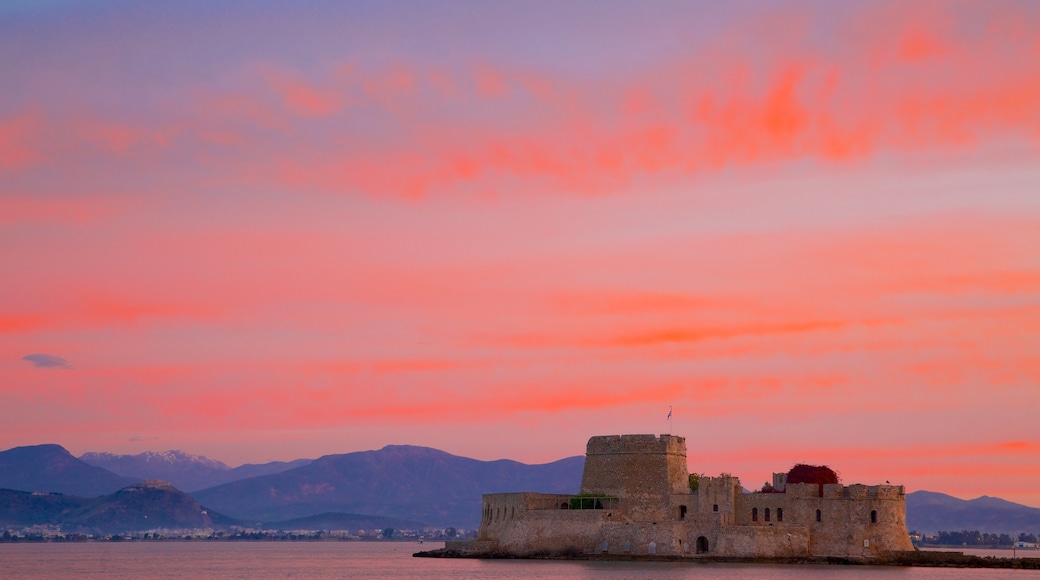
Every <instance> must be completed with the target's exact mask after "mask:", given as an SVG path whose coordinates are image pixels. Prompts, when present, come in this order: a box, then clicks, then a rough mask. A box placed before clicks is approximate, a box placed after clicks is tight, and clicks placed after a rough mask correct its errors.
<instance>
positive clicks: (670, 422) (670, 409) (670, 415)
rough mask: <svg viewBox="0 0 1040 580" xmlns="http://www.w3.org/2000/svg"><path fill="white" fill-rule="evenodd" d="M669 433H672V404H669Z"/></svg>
mask: <svg viewBox="0 0 1040 580" xmlns="http://www.w3.org/2000/svg"><path fill="white" fill-rule="evenodd" d="M668 434H669V435H671V434H672V406H671V405H668Z"/></svg>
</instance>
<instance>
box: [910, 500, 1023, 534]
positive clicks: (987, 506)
mask: <svg viewBox="0 0 1040 580" xmlns="http://www.w3.org/2000/svg"><path fill="white" fill-rule="evenodd" d="M906 527H907V528H908V529H909V530H911V531H913V530H916V531H918V532H920V533H924V534H934V533H936V532H938V531H947V532H958V531H961V530H978V531H980V532H990V533H998V534H1000V533H1008V534H1013V533H1016V532H1031V533H1035V532H1036V530H1040V508H1035V507H1029V506H1025V505H1022V504H1017V503H1013V502H1010V501H1006V500H1003V499H1000V498H996V497H989V496H985V495H984V496H982V497H978V498H975V499H972V500H964V499H958V498H956V497H953V496H951V495H946V494H944V493H936V492H934V491H915V492H913V493H908V494H907V495H906Z"/></svg>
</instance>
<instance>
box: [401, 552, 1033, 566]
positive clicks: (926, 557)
mask: <svg viewBox="0 0 1040 580" xmlns="http://www.w3.org/2000/svg"><path fill="white" fill-rule="evenodd" d="M412 556H413V557H416V558H475V559H505V560H516V559H527V560H587V561H621V562H689V563H691V564H710V563H728V564H803V565H805V564H810V565H838V566H921V567H930V568H1006V569H1015V570H1040V558H996V557H991V556H971V555H967V554H964V553H963V552H927V551H913V552H891V553H888V554H884V555H882V556H879V557H877V558H872V559H869V560H864V559H857V558H846V557H834V556H831V557H826V556H821V557H815V558H739V557H723V556H696V557H689V556H652V555H621V554H582V553H573V552H557V553H550V552H544V553H538V554H532V555H530V556H527V557H523V558H521V557H519V556H516V555H513V554H507V553H501V552H480V553H477V552H463V551H460V550H454V549H449V548H442V549H439V550H429V551H425V552H416V553H415V554H412Z"/></svg>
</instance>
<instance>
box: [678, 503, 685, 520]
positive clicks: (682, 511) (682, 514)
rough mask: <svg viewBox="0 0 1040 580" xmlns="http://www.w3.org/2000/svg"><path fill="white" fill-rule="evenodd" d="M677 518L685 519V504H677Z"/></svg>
mask: <svg viewBox="0 0 1040 580" xmlns="http://www.w3.org/2000/svg"><path fill="white" fill-rule="evenodd" d="M679 519H680V520H685V519H686V506H684V505H681V506H679Z"/></svg>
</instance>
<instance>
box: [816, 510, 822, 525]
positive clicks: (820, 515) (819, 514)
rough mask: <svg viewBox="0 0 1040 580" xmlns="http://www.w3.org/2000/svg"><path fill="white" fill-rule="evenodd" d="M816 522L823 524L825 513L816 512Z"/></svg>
mask: <svg viewBox="0 0 1040 580" xmlns="http://www.w3.org/2000/svg"><path fill="white" fill-rule="evenodd" d="M816 521H818V522H822V521H823V512H821V511H820V510H816Z"/></svg>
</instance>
